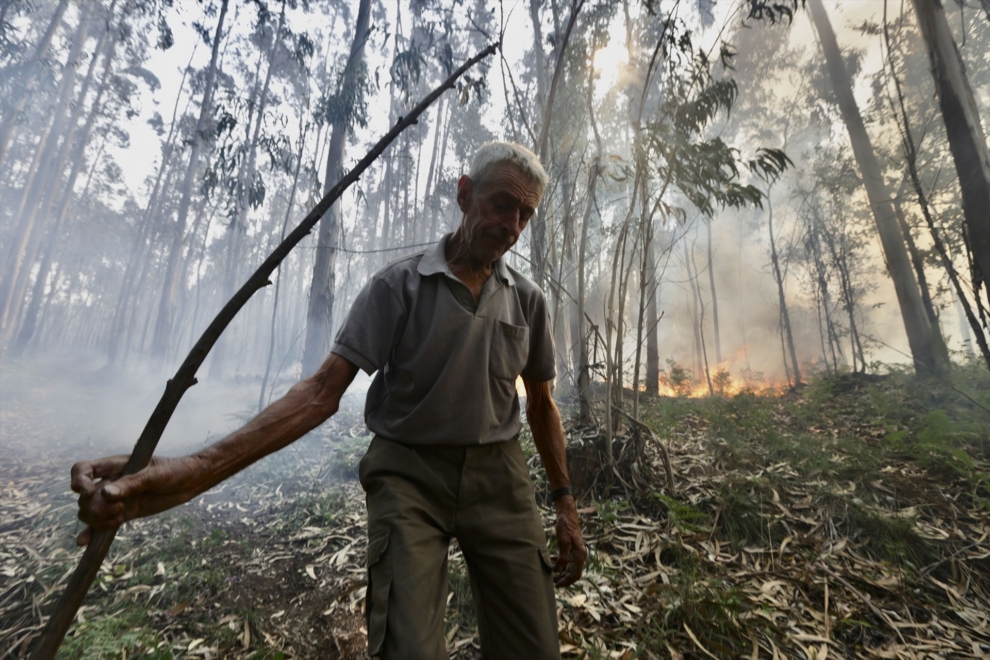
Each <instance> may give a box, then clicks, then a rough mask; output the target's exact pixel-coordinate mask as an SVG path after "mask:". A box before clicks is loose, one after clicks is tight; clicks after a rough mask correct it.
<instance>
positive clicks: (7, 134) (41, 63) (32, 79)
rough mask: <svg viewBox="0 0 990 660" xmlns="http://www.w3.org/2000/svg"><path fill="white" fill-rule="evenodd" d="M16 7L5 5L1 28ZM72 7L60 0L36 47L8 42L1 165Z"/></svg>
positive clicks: (1, 72) (0, 71) (2, 76)
mask: <svg viewBox="0 0 990 660" xmlns="http://www.w3.org/2000/svg"><path fill="white" fill-rule="evenodd" d="M13 4H14V3H6V2H5V3H4V5H3V9H2V11H3V13H4V14H5V16H4V18H5V19H7V20H5V21H0V25H5V26H6V25H7V24H8V23H7V21H9V19H10V17H9V16H6V14H7V12H8V11H9V10H10V9H11V8H12V7H13ZM25 4H26V3H25ZM68 8H69V0H58V3H57V4H56V5H55V7H54V10H53V11H52V13H51V16H50V17H49V18H48V20H47V23H46V27H45V31H44V32H43V33H42V34H41V37H40V38H39V39H38V40H37V42H35V44H34V47H33V48H30V47H28V46H27V44H26V43H24V42H23V41H20V40H12V39H10V38H9V37H7V38H6V39H5V40H4V51H3V62H4V64H3V66H2V68H0V80H2V81H4V82H3V83H0V84H2V87H0V89H2V92H3V93H2V94H0V109H2V110H3V113H2V114H3V118H2V119H0V165H3V163H4V159H5V157H6V155H7V147H8V146H9V144H10V140H11V138H12V137H13V135H14V130H15V128H16V126H17V123H18V122H19V121H21V120H22V119H23V117H21V113H22V112H23V111H24V107H25V105H26V104H27V102H28V99H29V98H31V94H32V91H33V90H34V89H35V88H36V85H37V82H38V78H39V77H40V76H41V75H42V71H43V70H44V68H45V66H46V64H45V60H46V58H47V56H48V51H49V49H50V48H51V45H52V39H53V38H54V37H55V34H56V32H58V29H59V28H60V27H61V26H62V17H63V16H64V15H65V10H66V9H68ZM5 36H6V35H5Z"/></svg>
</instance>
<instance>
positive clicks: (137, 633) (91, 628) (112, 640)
mask: <svg viewBox="0 0 990 660" xmlns="http://www.w3.org/2000/svg"><path fill="white" fill-rule="evenodd" d="M149 623H150V621H149V619H148V616H147V613H146V612H145V610H144V609H143V608H140V607H133V606H132V607H126V608H123V609H121V610H120V611H118V612H117V613H115V614H113V615H110V616H102V617H100V618H98V619H95V620H93V621H86V622H85V623H78V624H76V625H75V626H73V629H72V634H71V635H69V636H67V637H66V638H65V641H64V642H63V643H62V647H61V648H60V649H59V658H65V659H66V660H99V659H102V658H109V657H121V655H123V656H124V657H129V658H132V657H141V658H152V659H154V660H172V657H173V656H172V651H171V649H169V648H168V647H165V648H158V642H159V640H158V633H156V632H154V631H152V630H149V629H147V628H146V627H144V626H146V625H148V624H149Z"/></svg>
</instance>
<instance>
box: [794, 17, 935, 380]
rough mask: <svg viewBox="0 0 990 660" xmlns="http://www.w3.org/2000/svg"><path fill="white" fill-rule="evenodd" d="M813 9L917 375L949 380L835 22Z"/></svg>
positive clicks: (830, 76)
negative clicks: (839, 41) (858, 101)
mask: <svg viewBox="0 0 990 660" xmlns="http://www.w3.org/2000/svg"><path fill="white" fill-rule="evenodd" d="M808 6H809V8H810V10H811V17H812V19H813V22H814V25H815V28H816V30H817V32H818V36H819V40H820V42H821V46H822V51H823V52H824V55H825V63H826V68H827V70H828V73H829V78H830V80H831V81H832V88H833V91H834V93H835V95H836V99H837V101H838V105H839V108H840V110H841V112H842V118H843V121H844V123H845V125H846V129H847V131H848V132H849V138H850V142H851V144H852V148H853V153H854V155H855V157H856V161H857V163H858V165H859V168H860V171H861V174H862V179H863V185H864V188H865V189H866V193H867V196H868V198H869V200H870V207H871V210H872V212H873V217H874V220H875V222H876V227H877V232H878V234H879V236H880V243H881V246H882V248H883V252H884V257H885V260H886V263H887V270H888V273H889V274H890V276H891V279H892V280H893V283H894V290H895V293H896V295H897V301H898V304H899V306H900V311H901V318H902V320H903V322H904V329H905V331H906V333H907V337H908V343H909V345H910V347H911V355H912V358H913V360H914V365H915V369H916V371H917V373H918V374H919V375H931V374H935V375H940V374H943V373H945V372H946V371H947V369H948V366H949V365H948V361H947V359H946V356H945V354H944V351H943V350H940V348H939V346H938V344H937V341H936V335H935V332H934V331H933V329H932V327H931V322H930V321H929V319H928V315H927V314H926V313H925V309H924V305H923V304H922V300H921V292H920V290H919V288H918V281H917V279H916V277H915V274H914V271H913V270H912V267H911V263H910V261H909V259H908V254H907V249H906V248H905V245H904V240H903V237H902V235H901V231H900V228H899V227H898V225H897V217H896V214H895V212H894V208H893V205H892V203H891V201H890V193H889V191H888V190H887V186H886V183H885V181H884V178H883V173H882V171H881V168H880V164H879V162H878V160H877V157H876V154H875V152H874V150H873V145H872V142H871V140H870V137H869V135H868V134H867V132H866V127H865V125H864V123H863V118H862V115H861V114H860V112H859V106H858V105H857V103H856V99H855V97H854V96H853V93H852V84H851V81H850V80H849V74H848V72H847V70H846V68H845V64H844V63H843V61H842V56H841V54H840V52H839V46H838V43H837V41H836V39H835V33H834V32H833V30H832V25H831V22H830V21H829V19H828V15H827V14H826V13H825V8H824V6H823V5H822V3H821V0H809V2H808Z"/></svg>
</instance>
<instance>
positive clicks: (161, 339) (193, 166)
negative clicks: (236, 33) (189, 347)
mask: <svg viewBox="0 0 990 660" xmlns="http://www.w3.org/2000/svg"><path fill="white" fill-rule="evenodd" d="M229 4H230V0H220V9H219V13H218V15H217V22H216V28H215V30H214V33H213V38H212V46H211V52H210V63H209V66H208V67H207V70H206V74H205V76H204V85H203V96H202V99H201V101H200V108H199V118H198V119H197V121H196V128H195V130H194V131H193V134H192V136H191V145H190V150H189V161H188V164H187V166H186V172H185V176H184V178H183V182H182V186H181V195H182V198H181V201H180V202H179V207H178V209H177V212H176V219H175V222H174V223H172V225H171V227H170V232H171V234H172V235H171V244H170V246H169V248H168V257H167V259H168V261H167V266H166V270H165V277H164V282H163V285H162V294H161V299H160V303H159V306H158V312H157V315H156V319H155V328H154V335H153V338H152V344H151V354H152V357H153V358H154V359H156V360H158V361H162V360H164V359H165V357H166V354H167V353H168V351H169V348H170V346H171V342H172V332H173V329H174V320H175V313H176V302H177V297H178V288H179V285H180V280H181V277H182V273H181V271H180V268H179V265H180V260H181V257H182V242H183V239H184V238H185V232H186V221H187V220H188V217H189V209H190V206H191V204H192V196H193V186H194V184H195V182H196V180H197V176H198V174H199V170H200V158H201V155H202V152H203V148H204V143H208V141H209V137H210V135H209V134H210V120H211V111H212V109H213V90H214V87H215V85H216V78H217V69H218V58H219V54H220V42H221V39H222V37H223V27H224V19H226V17H227V10H228V5H229Z"/></svg>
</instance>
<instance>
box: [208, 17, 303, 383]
mask: <svg viewBox="0 0 990 660" xmlns="http://www.w3.org/2000/svg"><path fill="white" fill-rule="evenodd" d="M284 24H285V0H283V1H282V11H281V13H280V14H279V18H278V24H277V26H276V27H275V31H274V32H273V33H272V44H271V47H270V49H269V51H268V71H267V72H266V73H265V82H264V84H263V85H262V87H261V92H260V95H258V96H257V97H256V98H252V100H251V103H250V104H249V106H250V107H251V112H252V113H254V115H255V117H254V125H253V127H252V122H251V115H250V114H249V115H248V125H247V129H248V131H250V132H249V133H248V135H246V137H247V139H248V147H247V162H246V164H245V165H244V168H243V170H242V172H241V176H240V179H241V182H240V183H241V185H240V186H239V188H240V189H239V190H238V199H237V217H236V218H235V220H234V222H233V223H232V224H231V226H230V229H229V232H230V234H229V237H230V247H229V249H228V252H227V273H226V277H225V278H224V285H223V299H224V300H230V297H231V296H233V295H234V291H235V290H236V287H237V283H238V281H240V266H241V263H242V262H243V261H244V259H243V258H242V252H243V246H244V237H245V235H246V234H247V221H248V211H249V210H250V204H249V198H248V195H249V193H248V189H249V187H250V186H252V185H253V182H254V175H255V171H256V167H257V159H258V142H259V140H260V137H261V125H262V124H263V123H264V119H265V109H266V108H267V107H268V90H269V89H270V88H271V82H272V73H273V72H274V71H275V62H276V59H277V57H278V45H279V44H280V43H281V35H282V26H283V25H284ZM259 64H260V62H259ZM255 80H257V78H255ZM255 90H256V91H257V82H256V83H255ZM252 128H253V130H252ZM230 342H231V337H230V334H229V333H228V334H227V335H226V336H221V337H220V338H219V339H218V340H217V345H216V347H215V348H214V351H213V360H212V361H211V362H210V378H223V377H224V371H225V369H226V362H227V349H228V347H229V345H230Z"/></svg>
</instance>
